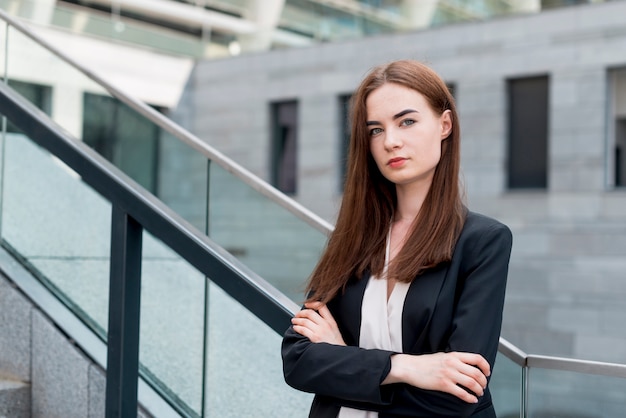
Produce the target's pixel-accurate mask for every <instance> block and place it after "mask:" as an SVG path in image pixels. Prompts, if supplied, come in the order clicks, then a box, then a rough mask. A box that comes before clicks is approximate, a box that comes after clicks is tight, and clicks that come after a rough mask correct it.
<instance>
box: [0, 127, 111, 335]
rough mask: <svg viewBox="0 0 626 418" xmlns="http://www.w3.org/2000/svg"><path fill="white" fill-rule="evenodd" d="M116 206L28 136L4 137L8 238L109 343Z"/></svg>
mask: <svg viewBox="0 0 626 418" xmlns="http://www.w3.org/2000/svg"><path fill="white" fill-rule="evenodd" d="M110 225H111V205H110V204H109V202H107V201H105V200H104V199H103V198H102V197H101V196H100V195H99V194H97V193H96V192H95V191H93V190H92V189H91V188H89V187H88V186H87V185H86V184H85V183H83V182H81V180H80V178H79V177H78V176H77V175H76V174H75V173H74V172H73V171H72V170H70V169H69V168H68V167H67V166H66V165H64V164H63V163H61V162H60V161H59V160H57V159H56V158H54V157H53V156H51V155H50V154H49V153H48V152H46V151H45V150H43V149H42V148H40V147H39V146H37V145H35V144H34V143H33V142H31V141H30V140H29V139H28V138H26V137H25V136H24V135H22V134H14V133H13V134H12V133H9V134H6V137H5V144H4V184H3V195H2V238H3V240H4V245H7V246H9V249H10V250H12V252H14V253H15V252H17V253H18V254H19V256H20V257H22V258H23V259H24V261H25V262H26V263H27V266H28V267H29V268H30V270H31V271H33V272H34V273H35V274H36V275H37V276H39V277H40V278H41V279H42V280H43V281H44V283H46V284H48V286H49V287H51V288H52V289H54V291H55V292H56V293H57V294H58V295H59V296H60V297H61V299H62V300H63V301H64V302H65V303H66V304H68V305H69V306H70V307H72V308H73V309H74V310H75V311H76V312H78V313H79V314H80V315H81V316H82V317H83V319H84V320H85V321H87V322H88V323H89V324H90V325H91V326H92V327H93V328H94V329H95V330H96V331H98V332H99V333H100V335H101V336H103V337H104V335H105V334H106V329H107V323H108V295H109V285H108V283H109V251H110V250H109V246H110V244H109V243H110V234H111V231H110V228H111V226H110Z"/></svg>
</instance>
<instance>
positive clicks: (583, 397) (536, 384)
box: [528, 368, 626, 418]
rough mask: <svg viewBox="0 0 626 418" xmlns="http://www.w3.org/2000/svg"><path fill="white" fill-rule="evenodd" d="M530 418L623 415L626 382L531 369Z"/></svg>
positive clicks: (595, 417) (599, 417) (625, 403)
mask: <svg viewBox="0 0 626 418" xmlns="http://www.w3.org/2000/svg"><path fill="white" fill-rule="evenodd" d="M529 379H530V380H529V382H530V389H529V397H528V400H529V406H528V409H529V416H530V417H536V418H542V417H555V418H561V417H563V418H564V417H568V418H604V417H606V418H609V417H621V416H624V411H626V397H625V396H624V394H625V393H626V379H620V378H616V377H608V376H596V375H590V374H583V373H575V372H567V371H560V370H545V369H534V368H533V369H530V373H529Z"/></svg>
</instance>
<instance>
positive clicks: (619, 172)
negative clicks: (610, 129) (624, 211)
mask: <svg viewBox="0 0 626 418" xmlns="http://www.w3.org/2000/svg"><path fill="white" fill-rule="evenodd" d="M615 186H616V187H625V186H626V118H625V119H617V121H616V123H615Z"/></svg>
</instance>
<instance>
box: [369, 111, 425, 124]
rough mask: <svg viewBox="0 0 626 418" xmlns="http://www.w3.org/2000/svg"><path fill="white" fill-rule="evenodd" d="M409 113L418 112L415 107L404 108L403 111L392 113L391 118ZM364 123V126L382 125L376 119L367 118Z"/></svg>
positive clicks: (394, 118)
mask: <svg viewBox="0 0 626 418" xmlns="http://www.w3.org/2000/svg"><path fill="white" fill-rule="evenodd" d="M409 113H419V112H418V111H417V110H415V109H404V110H403V111H401V112H398V113H396V114H395V115H393V120H396V119H398V118H401V117H402V116H404V115H406V114H409ZM365 125H366V126H371V125H382V123H380V122H378V121H377V120H368V121H367V122H365Z"/></svg>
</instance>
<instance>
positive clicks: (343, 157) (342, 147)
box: [339, 94, 352, 191]
mask: <svg viewBox="0 0 626 418" xmlns="http://www.w3.org/2000/svg"><path fill="white" fill-rule="evenodd" d="M351 98H352V95H351V94H344V95H341V96H339V191H343V185H344V182H345V179H346V173H347V169H348V152H349V150H350V131H351V128H350V99H351Z"/></svg>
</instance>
